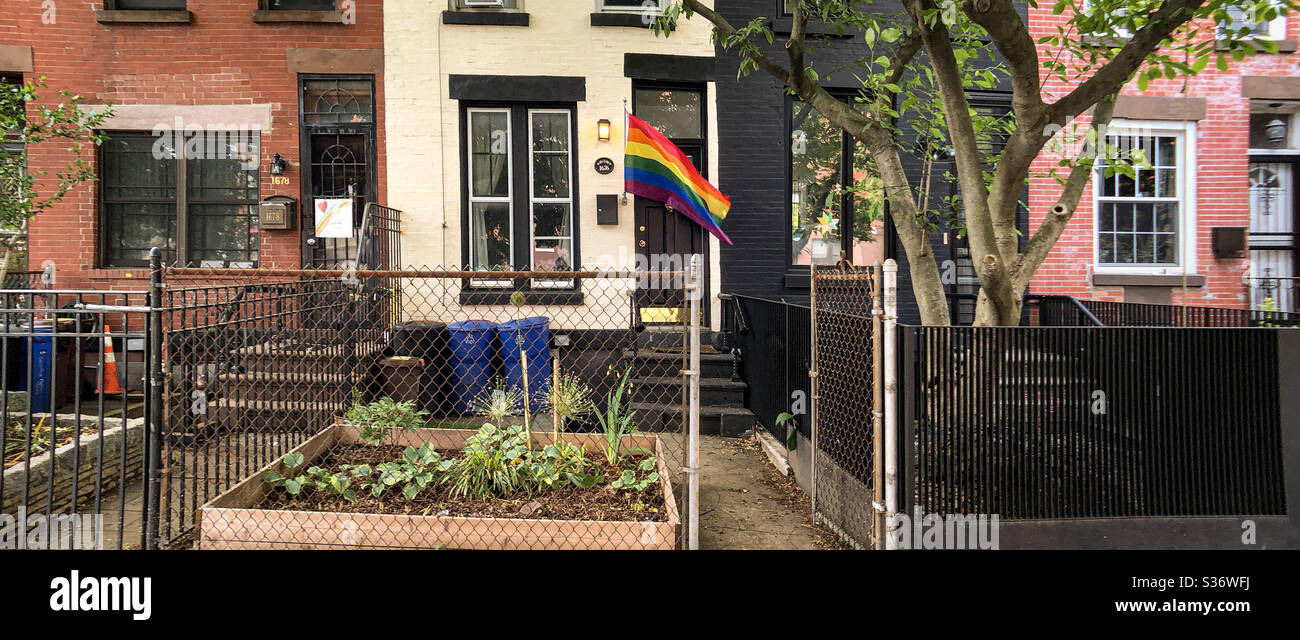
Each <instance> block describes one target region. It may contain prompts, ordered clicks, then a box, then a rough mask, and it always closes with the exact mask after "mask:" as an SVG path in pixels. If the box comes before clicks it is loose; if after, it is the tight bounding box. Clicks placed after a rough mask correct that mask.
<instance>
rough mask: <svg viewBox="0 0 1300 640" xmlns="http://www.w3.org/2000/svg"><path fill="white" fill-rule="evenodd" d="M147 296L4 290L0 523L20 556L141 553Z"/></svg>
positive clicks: (147, 406)
mask: <svg viewBox="0 0 1300 640" xmlns="http://www.w3.org/2000/svg"><path fill="white" fill-rule="evenodd" d="M146 298H147V294H146V292H144V291H114V292H110V291H77V290H40V291H33V290H26V291H20V290H5V291H0V329H3V341H2V343H0V383H2V384H3V393H4V395H3V397H0V413H2V414H3V415H4V431H3V434H0V445H2V446H3V450H4V470H3V476H0V514H2V515H3V516H4V517H5V518H7V519H12V521H11V522H9V525H10V526H11V527H12V528H11V529H10V531H11V532H14V533H15V535H14V536H12V537H9V538H6V542H5V543H4V544H10V543H13V545H15V546H18V547H20V548H22V547H27V548H117V549H122V548H133V547H140V546H145V545H147V543H148V542H149V537H148V535H147V531H146V525H145V523H146V521H147V519H148V500H147V497H148V495H149V487H148V486H147V473H146V468H147V460H148V455H149V449H148V447H149V442H148V439H147V438H146V437H145V436H146V430H147V426H146V422H147V420H146V416H147V415H148V414H149V411H150V410H151V409H152V408H153V405H152V400H151V398H150V396H149V394H148V393H146V391H147V387H148V380H149V376H150V373H151V372H152V366H151V365H150V360H149V358H148V345H149V343H150V332H149V326H148V322H147V319H148V318H147V313H146V312H145V311H144V307H143V305H145V304H146V302H147V299H146Z"/></svg>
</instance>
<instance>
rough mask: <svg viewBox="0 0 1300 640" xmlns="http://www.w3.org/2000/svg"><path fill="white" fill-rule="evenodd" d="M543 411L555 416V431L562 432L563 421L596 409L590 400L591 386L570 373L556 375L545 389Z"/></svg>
mask: <svg viewBox="0 0 1300 640" xmlns="http://www.w3.org/2000/svg"><path fill="white" fill-rule="evenodd" d="M544 404H545V408H544V411H550V412H551V413H552V414H553V415H554V416H555V433H556V435H559V434H561V433H563V432H564V423H565V422H566V421H569V420H573V419H574V418H580V417H582V416H585V415H588V414H590V413H591V412H593V411H595V410H596V405H595V403H593V402H592V401H591V387H588V386H587V385H586V384H584V383H583V382H582V380H580V379H578V377H577V376H575V375H572V374H568V373H566V374H563V375H559V376H556V379H555V381H554V382H553V383H552V384H551V388H550V389H547V391H546V398H545V403H544Z"/></svg>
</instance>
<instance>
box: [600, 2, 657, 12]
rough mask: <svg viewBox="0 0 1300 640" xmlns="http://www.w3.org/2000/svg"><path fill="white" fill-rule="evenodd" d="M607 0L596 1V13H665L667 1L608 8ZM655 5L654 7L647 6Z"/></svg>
mask: <svg viewBox="0 0 1300 640" xmlns="http://www.w3.org/2000/svg"><path fill="white" fill-rule="evenodd" d="M606 2H607V0H596V11H601V12H605V13H663V10H664V5H665V4H667V0H639V3H640V5H641V6H640V7H625V6H620V5H614V6H608V5H606V4H605V3H606ZM647 4H652V5H654V6H653V7H648V6H646V5H647Z"/></svg>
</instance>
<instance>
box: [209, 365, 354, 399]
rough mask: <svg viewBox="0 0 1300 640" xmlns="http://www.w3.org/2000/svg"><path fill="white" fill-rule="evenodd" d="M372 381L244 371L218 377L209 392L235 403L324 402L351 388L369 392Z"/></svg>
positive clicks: (311, 373)
mask: <svg viewBox="0 0 1300 640" xmlns="http://www.w3.org/2000/svg"><path fill="white" fill-rule="evenodd" d="M372 386H374V382H373V381H358V380H355V379H354V378H353V376H350V375H346V374H342V373H335V372H328V371H327V372H316V371H288V372H270V371H246V372H243V373H222V374H218V375H217V377H216V380H215V382H214V383H213V384H211V385H210V386H209V392H211V393H214V394H220V395H221V396H222V397H225V398H234V399H239V400H259V401H260V400H288V399H296V400H299V401H315V400H325V399H330V398H334V397H345V398H346V397H347V396H349V394H350V393H351V389H352V388H353V387H357V388H359V389H369V388H371V387H372Z"/></svg>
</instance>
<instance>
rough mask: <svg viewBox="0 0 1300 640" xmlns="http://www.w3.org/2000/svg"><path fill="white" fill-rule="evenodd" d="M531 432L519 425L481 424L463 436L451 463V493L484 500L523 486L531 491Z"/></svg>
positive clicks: (508, 493) (449, 480)
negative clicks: (459, 452) (457, 455)
mask: <svg viewBox="0 0 1300 640" xmlns="http://www.w3.org/2000/svg"><path fill="white" fill-rule="evenodd" d="M529 440H530V436H529V434H528V432H527V431H525V430H524V428H523V427H522V426H520V425H514V426H510V427H504V428H502V427H497V426H495V425H493V424H491V423H488V424H484V425H483V427H482V428H480V429H479V430H478V432H477V433H475V434H474V435H472V436H470V437H468V438H466V439H465V450H464V453H463V455H462V457H461V458H460V459H459V460H457V461H456V462H455V464H454V465H452V466H451V468H450V470H449V471H448V478H447V481H448V482H449V483H450V484H451V495H453V496H465V497H469V498H474V499H477V500H483V499H486V498H488V497H491V496H493V495H496V496H508V495H511V494H513V493H515V492H516V491H518V490H520V489H523V490H526V491H528V492H529V493H530V494H531V493H532V489H533V487H532V486H530V484H529V474H528V473H527V462H528V451H529V448H528V441H529Z"/></svg>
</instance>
